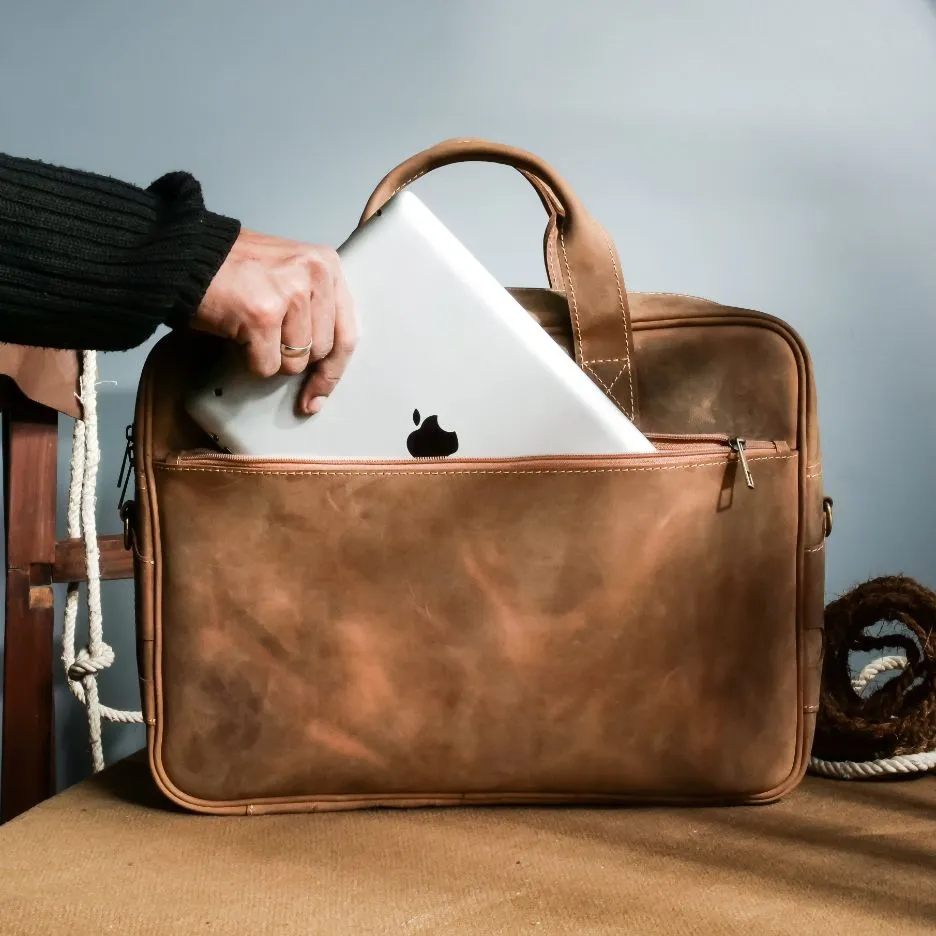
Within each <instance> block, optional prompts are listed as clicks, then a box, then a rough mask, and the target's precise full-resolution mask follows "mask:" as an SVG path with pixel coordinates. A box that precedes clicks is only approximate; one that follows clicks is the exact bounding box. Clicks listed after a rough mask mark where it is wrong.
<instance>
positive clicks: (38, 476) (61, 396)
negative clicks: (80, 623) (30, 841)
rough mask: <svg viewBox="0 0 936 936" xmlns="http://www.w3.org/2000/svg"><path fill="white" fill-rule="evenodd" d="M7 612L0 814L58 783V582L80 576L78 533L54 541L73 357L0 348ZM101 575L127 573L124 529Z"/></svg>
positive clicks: (31, 802)
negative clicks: (61, 422)
mask: <svg viewBox="0 0 936 936" xmlns="http://www.w3.org/2000/svg"><path fill="white" fill-rule="evenodd" d="M0 375H3V376H2V379H0V383H2V386H0V408H2V414H3V468H4V476H3V496H4V519H5V535H6V616H5V644H4V667H3V670H4V681H3V702H4V704H3V747H2V756H3V760H2V771H0V822H5V821H6V820H8V819H12V818H13V817H14V816H17V815H19V814H20V813H22V812H25V811H26V810H27V809H29V808H31V807H32V806H35V805H36V804H37V803H39V802H41V801H42V800H44V799H47V798H48V797H50V796H51V795H52V794H53V793H54V792H55V753H54V752H55V732H54V702H53V693H52V674H53V666H54V665H55V659H56V657H57V654H55V653H54V650H53V624H54V602H53V590H52V585H53V584H54V583H56V582H72V581H84V580H85V557H84V546H83V544H82V542H81V540H57V539H56V535H55V526H56V523H55V521H56V489H57V481H58V479H57V471H56V468H57V454H56V449H57V441H58V419H59V414H60V413H64V414H66V415H70V416H78V415H79V414H80V408H79V404H78V401H77V397H76V389H77V379H78V360H77V356H76V355H75V354H73V353H71V352H53V351H41V350H39V349H24V348H16V347H14V346H10V345H7V346H3V347H2V348H0ZM99 543H100V548H101V577H102V579H123V578H131V577H132V575H133V561H132V554H131V553H129V552H127V551H126V550H125V549H124V545H123V537H121V536H102V537H100V539H99Z"/></svg>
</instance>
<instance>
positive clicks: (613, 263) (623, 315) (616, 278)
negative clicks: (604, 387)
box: [605, 232, 635, 419]
mask: <svg viewBox="0 0 936 936" xmlns="http://www.w3.org/2000/svg"><path fill="white" fill-rule="evenodd" d="M605 243H606V244H607V245H608V256H610V257H611V268H612V269H613V270H614V281H615V283H617V291H618V301H619V302H620V304H621V324H622V325H623V326H624V353H625V354H626V355H627V364H626V365H625V367H626V368H627V382H628V385H629V387H630V413H629V414H628V415H629V416H630V417H631V419H633V418H634V416H635V413H634V375H633V373H632V371H631V362H630V353H631V351H630V329H629V328H628V327H627V313H626V310H625V306H624V290H623V289H622V288H621V277H620V274H619V273H618V267H617V261H616V260H615V259H614V248H613V247H612V246H611V239H610V238H609V237H608V235H607V232H605ZM620 376H621V375H620V374H618V376H617V377H615V378H614V383H617V381H618V378H619V377H620ZM613 385H614V384H612V386H613Z"/></svg>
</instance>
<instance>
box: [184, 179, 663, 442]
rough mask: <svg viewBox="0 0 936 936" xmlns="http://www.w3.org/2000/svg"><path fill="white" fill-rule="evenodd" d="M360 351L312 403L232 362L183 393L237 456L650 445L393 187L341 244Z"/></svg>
mask: <svg viewBox="0 0 936 936" xmlns="http://www.w3.org/2000/svg"><path fill="white" fill-rule="evenodd" d="M339 254H340V257H341V261H342V269H343V271H344V275H345V278H346V279H347V282H348V285H349V288H350V291H351V295H352V297H353V299H354V304H355V311H356V314H357V318H358V324H359V340H358V345H357V349H356V351H355V353H354V355H353V356H352V358H351V361H350V364H349V365H348V368H347V370H346V371H345V374H344V377H343V378H342V379H341V381H340V382H339V383H338V385H337V386H336V387H335V389H334V391H333V392H332V395H331V397H330V398H329V399H328V401H327V402H326V405H325V406H324V407H323V409H322V411H321V412H320V413H318V414H316V415H314V416H308V417H301V416H297V415H296V413H295V401H296V398H297V395H298V393H299V389H300V387H301V385H302V380H303V378H302V376H278V377H274V378H272V379H261V378H258V377H254V376H253V375H251V374H250V373H249V372H248V371H247V370H246V366H245V364H244V362H243V360H242V358H241V357H240V356H237V357H236V358H233V357H232V358H231V360H230V361H228V362H227V363H226V364H225V365H224V366H222V367H221V368H220V369H219V370H218V372H217V373H216V374H215V375H213V376H212V378H211V379H210V380H209V381H208V382H207V383H206V384H205V385H204V386H203V387H202V388H200V389H199V390H198V391H197V392H196V393H195V394H194V395H193V396H192V397H191V399H190V400H189V401H188V411H189V413H190V415H191V416H192V417H193V418H194V419H195V421H196V422H197V423H198V424H199V425H200V426H201V427H202V428H203V429H204V430H205V431H206V432H207V433H208V434H209V435H210V436H212V437H213V438H214V439H215V440H216V441H217V442H218V443H219V444H220V445H221V446H222V447H224V448H226V449H227V450H228V451H230V452H232V453H235V454H243V455H255V456H276V457H296V458H309V459H318V458H322V459H388V460H393V459H407V458H412V457H440V456H456V457H474V458H509V457H513V456H525V455H564V454H615V453H623V452H652V451H654V448H653V446H652V445H651V444H650V442H649V441H648V440H647V439H646V438H645V437H644V436H643V435H642V434H641V433H640V432H639V431H638V430H637V429H636V428H635V427H634V425H633V424H632V423H631V422H630V421H629V420H628V419H627V418H626V417H625V416H624V415H623V414H622V413H621V412H620V410H618V408H617V407H616V406H615V405H614V404H613V403H612V402H611V401H610V400H609V399H608V398H607V397H606V396H605V395H604V393H602V392H601V390H599V389H598V388H597V387H596V386H595V385H594V384H593V383H592V381H591V380H590V379H589V378H588V377H587V376H586V375H585V374H584V373H583V372H582V371H581V370H580V369H579V367H578V366H577V365H576V364H575V362H574V361H573V360H572V359H571V358H570V357H569V356H568V355H567V354H566V353H565V352H564V351H563V350H562V349H561V348H560V347H559V346H558V345H557V344H556V343H555V341H554V340H553V339H552V338H551V337H550V336H549V335H548V334H547V333H546V332H545V331H544V330H543V329H542V328H541V327H540V326H539V325H538V324H537V322H536V321H534V319H533V318H531V317H530V315H529V314H528V313H527V312H526V311H525V310H524V309H523V308H521V306H520V305H519V304H518V303H517V302H516V300H515V299H514V298H513V297H512V296H511V295H510V294H509V293H508V292H507V291H506V290H505V289H504V288H503V287H502V286H501V285H500V284H499V283H498V282H497V281H496V280H495V279H494V277H493V276H491V274H490V273H488V272H487V270H485V269H484V267H483V266H482V265H481V264H480V263H479V262H478V261H477V260H476V259H475V258H474V257H473V256H472V255H471V253H470V252H469V251H468V250H467V248H466V247H465V246H464V245H463V244H461V243H460V242H459V241H458V239H457V238H456V237H455V236H454V235H453V234H452V233H451V232H450V231H449V230H448V229H447V228H446V227H445V226H444V225H443V224H442V223H441V222H440V221H439V219H438V218H436V217H435V215H433V214H432V212H430V210H429V209H428V208H427V207H426V206H425V205H424V204H423V203H422V202H421V201H420V200H419V199H418V198H417V197H416V196H415V195H413V194H412V193H411V192H402V193H400V194H398V195H396V196H395V197H394V198H393V199H392V200H391V201H390V202H388V203H387V204H386V205H385V206H384V208H383V210H382V211H381V213H380V214H379V215H377V216H375V217H374V218H373V219H372V220H371V221H370V222H368V223H367V224H366V225H365V226H364V227H362V228H360V229H358V230H357V231H355V233H354V234H353V235H352V236H351V237H350V238H349V239H348V240H347V241H346V242H345V244H343V245H342V247H341V248H340V250H339Z"/></svg>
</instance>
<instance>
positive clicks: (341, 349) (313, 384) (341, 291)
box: [298, 269, 358, 416]
mask: <svg viewBox="0 0 936 936" xmlns="http://www.w3.org/2000/svg"><path fill="white" fill-rule="evenodd" d="M334 296H335V304H334V308H335V326H334V330H333V346H332V348H331V351H330V352H329V354H328V355H326V356H325V357H324V358H323V359H322V360H321V361H319V363H318V364H317V365H316V366H315V369H314V370H313V371H312V373H311V374H310V375H309V378H308V380H306V382H305V386H304V387H303V388H302V392H301V394H300V397H299V404H298V405H299V409H300V411H301V412H303V413H306V414H307V415H310V416H311V415H313V414H315V413H317V412H319V410H320V409H321V408H322V406H323V405H324V403H325V398H326V397H328V396H329V395H330V394H331V392H332V390H334V388H335V385H336V384H337V383H338V381H339V380H340V379H341V377H342V375H343V374H344V372H345V369H346V368H347V366H348V361H350V359H351V355H352V354H353V353H354V349H355V347H356V346H357V339H358V333H357V331H358V330H357V319H356V317H355V314H354V302H353V301H352V299H351V293H350V292H349V291H348V284H347V283H346V282H345V279H344V276H342V274H341V270H340V269H338V270H337V271H336V274H335V277H334Z"/></svg>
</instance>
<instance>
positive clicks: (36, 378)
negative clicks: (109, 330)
mask: <svg viewBox="0 0 936 936" xmlns="http://www.w3.org/2000/svg"><path fill="white" fill-rule="evenodd" d="M79 372H80V367H79V366H78V354H77V353H76V352H75V351H56V350H51V349H48V348H31V347H26V346H24V345H14V344H0V374H3V375H6V376H8V377H10V378H11V379H12V380H13V381H14V382H15V383H16V385H17V386H18V387H19V388H20V390H22V391H23V393H24V394H26V396H28V397H29V399H30V400H35V402H36V403H42V404H43V405H45V406H51V407H52V409H56V410H58V411H59V412H60V413H64V414H65V415H66V416H74V417H75V418H78V417H79V416H80V415H81V406H80V404H79V403H78V398H77V396H75V394H76V393H77V392H78V376H79Z"/></svg>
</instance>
